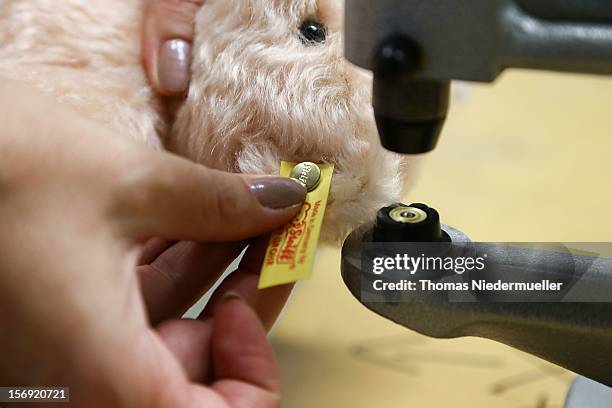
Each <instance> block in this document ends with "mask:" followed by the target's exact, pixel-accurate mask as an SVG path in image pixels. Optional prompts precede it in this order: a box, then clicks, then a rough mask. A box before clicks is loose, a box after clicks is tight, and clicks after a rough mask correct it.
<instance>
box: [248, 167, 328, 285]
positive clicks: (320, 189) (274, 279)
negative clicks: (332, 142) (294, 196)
mask: <svg viewBox="0 0 612 408" xmlns="http://www.w3.org/2000/svg"><path fill="white" fill-rule="evenodd" d="M295 166H296V163H289V162H285V161H283V162H281V169H280V175H281V176H285V177H288V176H289V174H290V173H291V170H292V169H293V168H294V167H295ZM317 166H319V168H320V169H321V181H320V182H319V185H318V186H317V187H316V188H315V189H314V190H313V191H310V192H309V193H308V194H307V195H306V201H305V202H304V205H303V206H302V209H301V210H300V212H299V214H298V215H296V217H295V218H294V219H293V220H292V221H291V222H290V223H289V224H287V225H285V226H284V227H283V228H282V229H278V230H276V231H274V232H273V233H272V235H271V236H270V242H269V243H268V249H267V250H266V257H265V258H264V263H263V266H262V268H261V276H260V277H259V284H258V286H257V287H258V288H259V289H264V288H269V287H271V286H278V285H284V284H286V283H290V282H295V281H298V280H300V279H305V278H308V277H310V275H311V274H312V267H313V263H314V256H315V252H316V250H317V242H318V241H319V234H320V233H321V224H322V223H323V216H324V215H325V207H326V206H327V196H328V195H329V188H330V186H331V179H332V175H333V173H334V166H333V165H331V164H318V165H317Z"/></svg>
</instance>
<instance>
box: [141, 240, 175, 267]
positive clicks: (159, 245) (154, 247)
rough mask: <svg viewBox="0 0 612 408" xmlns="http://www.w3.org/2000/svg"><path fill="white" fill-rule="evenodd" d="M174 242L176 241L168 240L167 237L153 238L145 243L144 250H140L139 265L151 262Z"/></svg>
mask: <svg viewBox="0 0 612 408" xmlns="http://www.w3.org/2000/svg"><path fill="white" fill-rule="evenodd" d="M174 244H176V242H175V241H166V240H165V239H160V238H151V239H150V240H148V241H147V242H146V243H145V244H144V246H143V247H142V250H141V251H140V257H139V259H138V265H148V264H150V263H151V262H153V261H154V260H156V259H157V258H158V257H159V256H160V255H161V254H163V253H164V252H165V251H166V250H167V249H168V248H170V247H171V246H172V245H174Z"/></svg>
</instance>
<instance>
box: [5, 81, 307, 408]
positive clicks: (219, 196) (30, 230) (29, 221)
mask: <svg viewBox="0 0 612 408" xmlns="http://www.w3.org/2000/svg"><path fill="white" fill-rule="evenodd" d="M0 106H2V107H3V109H2V111H0V123H2V124H3V127H2V129H1V130H0V151H2V152H3V160H2V163H0V224H1V225H2V228H0V256H1V259H2V263H1V264H0V274H1V277H2V278H1V279H0V310H1V311H2V312H1V313H0V333H1V335H0V350H1V352H2V355H3V366H2V369H0V384H2V385H18V386H69V387H70V399H71V404H72V405H71V406H75V407H97V406H99V407H172V408H181V407H194V406H206V407H227V406H258V407H266V406H275V405H276V404H277V403H278V398H279V374H278V368H277V365H276V363H275V359H274V355H273V352H272V350H271V348H270V346H269V344H268V343H267V341H266V335H265V327H264V326H269V325H270V324H271V322H272V321H273V320H274V319H275V317H276V316H277V314H278V312H279V310H280V308H281V307H282V304H283V303H284V300H285V299H286V297H287V296H288V293H289V291H290V288H289V287H280V288H274V289H272V290H267V291H257V290H256V282H257V273H256V272H257V271H256V269H257V268H258V266H259V263H260V262H261V256H262V248H263V247H261V246H257V245H254V246H252V247H251V248H250V249H249V250H248V251H247V255H246V256H245V258H244V260H243V262H242V265H241V266H240V268H239V271H237V272H235V273H234V274H233V275H232V276H231V277H230V278H229V279H228V280H227V281H226V282H225V283H224V284H223V285H222V286H221V288H220V289H219V290H217V294H216V295H215V297H214V299H213V301H212V302H211V305H210V307H209V308H208V309H207V310H206V311H205V312H204V313H203V315H202V317H201V318H200V319H198V320H180V319H178V318H179V317H180V316H181V314H182V313H183V311H184V310H185V308H187V307H188V306H189V305H190V304H191V302H192V301H193V300H194V299H196V298H197V297H198V296H199V295H200V294H201V293H202V292H203V291H205V290H206V289H207V288H208V287H210V286H211V285H212V284H213V283H214V281H215V280H216V279H217V277H218V276H219V275H220V274H221V273H222V272H223V270H224V269H225V267H226V266H227V265H228V263H229V262H230V261H231V260H232V259H233V258H234V257H235V256H236V255H237V254H238V253H240V251H241V250H242V249H243V247H244V246H245V244H244V241H243V240H245V239H249V238H251V237H255V236H258V235H260V234H263V233H265V232H267V231H270V230H272V229H274V228H276V227H278V226H280V225H282V224H284V223H286V222H288V221H289V220H290V219H291V217H293V216H294V215H295V213H296V212H297V211H298V209H299V207H300V205H301V202H302V201H303V199H304V196H305V191H304V188H303V187H301V186H300V185H299V183H295V182H293V181H292V180H288V179H278V178H263V179H262V178H254V177H249V176H242V175H232V174H227V173H223V172H219V171H214V170H209V169H206V168H204V167H202V166H199V165H196V164H193V163H191V162H189V161H187V160H184V159H181V158H178V157H175V156H172V155H170V154H168V153H161V152H153V151H149V150H146V149H144V148H143V147H142V146H140V145H137V144H135V143H132V142H130V141H128V140H126V139H123V138H120V137H117V136H115V135H113V134H111V133H109V132H108V131H107V130H106V129H104V128H101V127H99V126H98V125H97V124H95V123H93V122H89V121H87V120H84V119H82V118H80V117H78V116H76V115H75V114H74V113H72V112H71V111H68V110H64V109H63V108H61V107H59V106H57V104H54V101H52V100H46V99H45V98H43V97H42V96H40V95H38V94H37V93H34V92H32V91H30V90H29V89H26V88H23V87H20V86H17V85H14V84H10V83H7V82H2V81H0ZM151 237H161V238H164V239H166V240H171V241H162V240H159V239H154V240H151V239H150V238H151ZM181 240H182V241H181ZM185 240H191V241H198V242H200V243H195V242H187V241H185ZM174 242H176V243H174ZM202 242H208V243H202ZM226 293H230V295H229V296H225V294H226ZM236 293H238V294H239V295H240V298H242V299H245V300H241V299H240V298H237V297H236V295H235V294H236ZM249 304H251V306H249ZM260 321H261V322H263V323H264V324H263V325H262V323H261V322H260Z"/></svg>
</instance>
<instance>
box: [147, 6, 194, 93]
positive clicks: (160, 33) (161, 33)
mask: <svg viewBox="0 0 612 408" xmlns="http://www.w3.org/2000/svg"><path fill="white" fill-rule="evenodd" d="M202 4H204V0H149V1H148V3H147V7H146V9H145V22H144V33H143V57H144V64H145V68H146V71H147V74H148V76H149V81H150V82H151V85H152V86H153V88H154V89H155V90H156V91H157V92H158V93H160V94H162V95H165V96H180V95H183V94H185V92H186V91H187V88H188V86H189V80H190V64H191V43H192V40H193V31H194V18H195V15H196V13H197V12H198V10H199V8H200V6H202Z"/></svg>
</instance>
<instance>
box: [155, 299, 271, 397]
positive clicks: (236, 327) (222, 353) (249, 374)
mask: <svg viewBox="0 0 612 408" xmlns="http://www.w3.org/2000/svg"><path fill="white" fill-rule="evenodd" d="M158 334H159V335H160V337H161V338H162V340H163V341H164V343H165V344H166V346H167V347H168V349H169V350H170V351H171V352H172V354H173V355H174V356H175V358H176V359H177V360H178V362H179V363H180V364H181V366H182V368H183V371H184V372H185V374H186V376H187V378H189V380H190V383H182V384H181V383H178V386H176V384H175V386H172V385H169V386H168V385H166V386H165V387H164V389H163V390H162V391H161V395H160V397H159V398H157V399H156V401H158V402H159V406H160V407H161V406H163V407H166V406H168V407H170V406H171V407H179V408H180V407H193V406H206V407H224V408H228V407H262V408H267V407H277V406H278V405H279V401H280V373H279V369H278V365H277V362H276V358H275V356H274V352H273V350H272V347H271V346H270V344H269V343H268V341H267V338H266V332H265V330H264V328H263V327H262V326H261V323H260V322H259V319H258V318H257V315H255V313H254V312H253V311H252V310H251V309H250V308H249V306H248V305H247V304H246V303H244V302H243V301H242V300H241V299H240V298H239V297H236V296H235V295H229V296H226V298H225V300H224V302H223V303H222V304H220V305H219V307H218V309H217V313H216V315H215V317H214V320H213V319H208V320H207V321H205V322H202V321H194V320H177V321H171V322H167V323H164V324H163V325H161V326H160V327H159V329H158ZM211 377H214V378H212V387H206V386H204V385H202V384H203V383H207V382H208V381H207V380H209V379H210V378H211Z"/></svg>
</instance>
